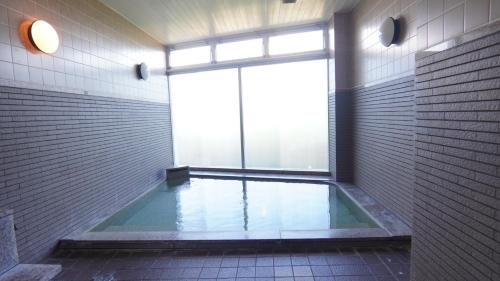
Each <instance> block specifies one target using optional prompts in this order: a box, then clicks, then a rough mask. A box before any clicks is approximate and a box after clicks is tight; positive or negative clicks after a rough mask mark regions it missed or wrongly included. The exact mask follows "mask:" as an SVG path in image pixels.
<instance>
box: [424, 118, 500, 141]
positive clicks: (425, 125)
mask: <svg viewBox="0 0 500 281" xmlns="http://www.w3.org/2000/svg"><path fill="white" fill-rule="evenodd" d="M430 121H434V120H427V121H426V123H430ZM435 121H436V122H438V121H441V120H435ZM443 121H444V122H447V123H448V124H450V125H451V124H455V125H467V124H469V123H474V122H472V121H453V120H443ZM478 123H482V122H478ZM485 123H486V122H485ZM488 123H493V124H494V123H496V122H488ZM415 127H416V128H419V129H420V128H428V129H443V130H447V131H449V132H468V133H488V134H497V133H498V129H495V130H491V129H489V130H471V129H465V128H463V127H455V128H450V127H444V126H439V125H434V126H433V125H432V124H417V125H416V126H415ZM418 135H425V134H422V133H419V134H418ZM452 139H459V138H452ZM478 142H484V141H478ZM485 143H488V142H485ZM489 143H492V142H489ZM493 144H494V143H493Z"/></svg>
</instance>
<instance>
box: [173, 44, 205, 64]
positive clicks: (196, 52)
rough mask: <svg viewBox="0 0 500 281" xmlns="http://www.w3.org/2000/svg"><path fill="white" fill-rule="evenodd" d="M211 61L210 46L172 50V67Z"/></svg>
mask: <svg viewBox="0 0 500 281" xmlns="http://www.w3.org/2000/svg"><path fill="white" fill-rule="evenodd" d="M202 63H210V46H202V47H196V48H188V49H181V50H173V51H171V52H170V57H169V64H170V66H171V67H176V66H184V65H193V64H202Z"/></svg>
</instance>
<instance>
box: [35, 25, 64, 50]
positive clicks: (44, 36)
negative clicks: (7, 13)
mask: <svg viewBox="0 0 500 281" xmlns="http://www.w3.org/2000/svg"><path fill="white" fill-rule="evenodd" d="M28 36H29V39H30V41H31V43H32V44H33V45H34V46H35V47H36V48H37V49H38V50H40V51H42V52H44V53H47V54H52V53H54V52H55V51H57V48H58V47H59V36H58V35H57V31H56V30H55V29H54V27H52V25H50V24H49V23H48V22H46V21H43V20H36V21H34V22H33V23H32V24H31V26H30V28H29V30H28Z"/></svg>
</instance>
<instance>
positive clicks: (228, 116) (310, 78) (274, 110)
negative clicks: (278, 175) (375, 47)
mask: <svg viewBox="0 0 500 281" xmlns="http://www.w3.org/2000/svg"><path fill="white" fill-rule="evenodd" d="M240 71H241V76H240V77H239V76H238V69H228V70H216V71H206V72H197V73H192V74H179V75H174V76H171V77H170V89H171V101H172V103H171V105H172V114H173V116H172V119H173V135H174V148H175V149H174V150H175V161H176V164H177V165H190V166H196V167H219V168H222V167H230V168H242V167H245V168H252V169H272V170H312V171H326V170H328V108H327V68H326V60H314V61H304V62H293V63H285V64H276V65H264V66H253V67H243V68H241V69H240ZM239 78H240V79H241V82H239V80H238V79H239ZM239 83H241V88H240V87H239ZM240 91H241V93H240ZM240 95H241V97H242V100H241V104H240ZM240 118H242V119H240ZM240 120H243V122H240ZM240 135H244V141H243V142H241V139H240ZM242 143H243V145H242ZM242 154H243V155H244V157H245V162H244V163H243V162H242V158H241V155H242Z"/></svg>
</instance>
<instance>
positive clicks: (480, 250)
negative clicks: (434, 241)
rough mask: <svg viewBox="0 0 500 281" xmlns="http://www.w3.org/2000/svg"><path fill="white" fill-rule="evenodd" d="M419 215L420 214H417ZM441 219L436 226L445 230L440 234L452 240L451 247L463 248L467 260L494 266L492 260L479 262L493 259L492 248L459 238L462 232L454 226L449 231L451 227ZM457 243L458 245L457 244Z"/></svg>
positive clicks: (489, 266) (489, 267) (488, 266)
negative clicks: (443, 233)
mask: <svg viewBox="0 0 500 281" xmlns="http://www.w3.org/2000/svg"><path fill="white" fill-rule="evenodd" d="M419 216H421V214H419ZM434 216H435V217H437V216H436V214H434ZM427 219H428V218H427ZM443 221H444V219H440V223H437V224H436V225H439V226H438V227H437V228H438V230H440V231H441V232H444V231H445V234H446V235H442V236H445V238H446V239H447V241H453V242H450V244H451V245H450V246H451V247H459V248H460V249H461V250H464V249H465V250H466V252H467V253H468V259H469V262H480V263H482V264H483V265H484V266H485V267H486V268H487V269H488V270H492V268H494V267H495V265H496V264H494V263H492V262H481V260H492V259H493V256H494V255H495V252H494V250H493V249H491V248H485V247H481V246H479V245H470V243H468V242H467V241H465V240H462V239H460V238H459V237H460V236H461V235H462V233H460V232H458V230H456V228H454V231H453V232H451V231H450V230H452V228H453V227H452V226H450V225H448V224H443ZM441 226H446V227H447V229H445V228H443V227H441ZM448 228H450V229H448ZM434 231H435V230H434ZM429 235H430V234H429ZM431 236H432V235H431ZM470 239H473V237H470ZM457 244H459V245H457Z"/></svg>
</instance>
